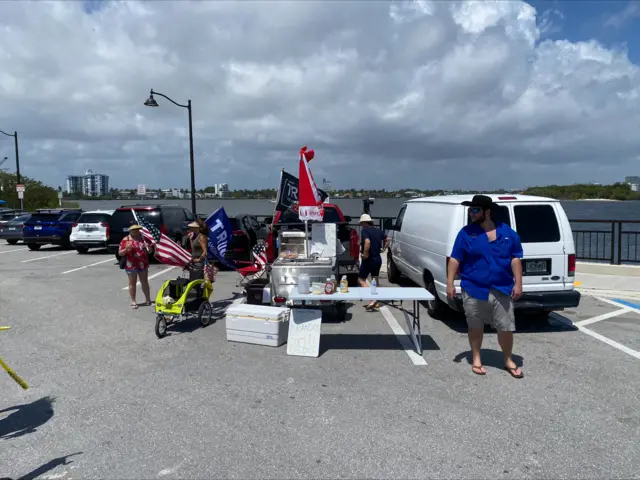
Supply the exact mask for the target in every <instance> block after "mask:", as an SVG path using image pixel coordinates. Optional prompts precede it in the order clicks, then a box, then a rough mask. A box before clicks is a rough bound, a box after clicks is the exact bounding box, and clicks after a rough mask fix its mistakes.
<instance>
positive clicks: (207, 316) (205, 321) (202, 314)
mask: <svg viewBox="0 0 640 480" xmlns="http://www.w3.org/2000/svg"><path fill="white" fill-rule="evenodd" d="M212 318H213V308H211V304H210V303H209V302H202V304H201V305H200V308H199V309H198V320H200V325H202V326H203V327H206V326H207V325H209V324H210V323H211V320H212Z"/></svg>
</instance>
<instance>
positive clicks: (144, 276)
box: [118, 225, 153, 309]
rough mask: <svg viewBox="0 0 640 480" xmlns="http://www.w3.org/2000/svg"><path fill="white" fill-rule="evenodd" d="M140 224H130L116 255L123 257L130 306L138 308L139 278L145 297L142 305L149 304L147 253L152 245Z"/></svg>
mask: <svg viewBox="0 0 640 480" xmlns="http://www.w3.org/2000/svg"><path fill="white" fill-rule="evenodd" d="M140 230H142V227H141V226H140V225H131V226H130V227H129V235H127V236H126V237H124V238H123V239H122V242H120V248H119V249H118V255H120V256H121V257H124V258H125V265H124V270H125V272H127V277H128V278H129V297H131V308H133V309H136V308H138V304H137V303H136V284H137V283H138V278H140V285H141V286H142V293H144V297H145V299H146V301H145V303H144V305H151V294H150V290H149V253H150V252H151V250H152V249H153V247H152V246H151V245H150V244H149V243H148V242H146V241H145V239H144V237H143V236H142V233H141V232H140Z"/></svg>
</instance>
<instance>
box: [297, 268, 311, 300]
mask: <svg viewBox="0 0 640 480" xmlns="http://www.w3.org/2000/svg"><path fill="white" fill-rule="evenodd" d="M310 290H311V282H310V280H309V274H307V273H301V274H300V276H299V277H298V291H299V292H300V293H302V294H303V295H305V294H307V293H309V291H310Z"/></svg>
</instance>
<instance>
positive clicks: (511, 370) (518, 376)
mask: <svg viewBox="0 0 640 480" xmlns="http://www.w3.org/2000/svg"><path fill="white" fill-rule="evenodd" d="M518 368H519V367H516V368H509V367H504V369H505V370H506V371H507V372H509V375H511V376H512V377H513V378H522V377H524V373H523V372H522V370H520V375H516V373H515V372H516V370H518Z"/></svg>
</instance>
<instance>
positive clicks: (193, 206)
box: [144, 88, 198, 216]
mask: <svg viewBox="0 0 640 480" xmlns="http://www.w3.org/2000/svg"><path fill="white" fill-rule="evenodd" d="M154 95H159V96H161V97H163V98H166V99H167V100H169V101H170V102H171V103H173V104H174V105H176V106H178V107H182V108H186V109H187V111H188V112H189V162H190V165H191V211H192V213H193V214H194V215H196V216H197V215H198V212H197V211H196V172H195V165H194V161H193V123H192V119H191V100H190V99H189V100H187V104H186V105H182V104H180V103H178V102H174V101H173V100H171V99H170V98H169V97H167V96H166V95H164V94H162V93H159V92H154V91H153V88H152V89H151V92H150V93H149V98H148V99H147V100H146V101H145V102H144V104H145V106H147V107H157V106H158V102H156V99H155V98H153V96H154Z"/></svg>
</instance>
